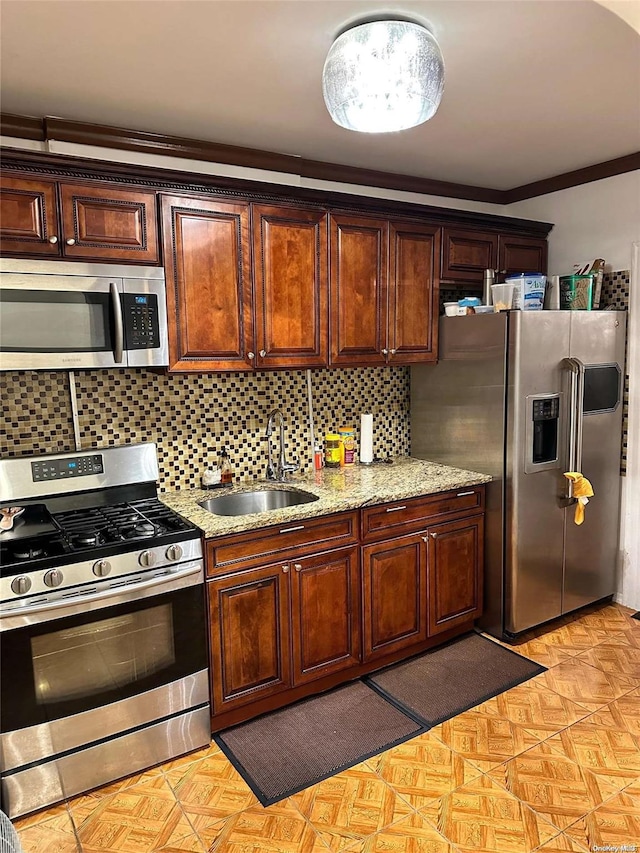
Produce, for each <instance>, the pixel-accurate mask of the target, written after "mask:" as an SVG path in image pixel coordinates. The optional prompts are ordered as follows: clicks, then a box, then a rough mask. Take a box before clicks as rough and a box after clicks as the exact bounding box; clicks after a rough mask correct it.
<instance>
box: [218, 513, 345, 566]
mask: <svg viewBox="0 0 640 853" xmlns="http://www.w3.org/2000/svg"><path fill="white" fill-rule="evenodd" d="M357 542H358V513H357V512H343V513H339V514H337V515H328V516H324V517H322V518H309V519H302V520H300V521H298V520H296V521H291V522H283V523H282V524H279V525H274V526H273V527H266V528H263V529H261V530H249V531H247V532H245V533H235V534H233V535H231V536H224V537H221V538H220V539H212V540H210V541H208V542H207V576H208V577H214V576H216V575H222V574H226V573H227V572H232V571H236V570H238V569H246V568H249V567H251V566H257V565H260V564H262V563H264V562H266V561H272V560H274V559H276V560H286V559H288V558H290V557H293V556H296V557H301V556H303V555H304V554H311V553H313V552H317V551H328V550H329V549H331V548H340V547H342V546H343V545H355V544H357Z"/></svg>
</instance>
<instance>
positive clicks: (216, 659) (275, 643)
mask: <svg viewBox="0 0 640 853" xmlns="http://www.w3.org/2000/svg"><path fill="white" fill-rule="evenodd" d="M287 571H288V569H287ZM207 595H208V601H209V615H210V625H211V663H212V667H211V695H212V699H213V708H214V713H220V712H221V711H225V710H230V709H232V708H236V707H238V706H241V705H246V704H247V703H248V702H253V701H255V700H257V699H262V698H266V697H267V696H273V695H274V694H275V693H279V692H280V691H282V690H286V689H287V688H288V687H290V686H291V653H290V630H289V579H288V576H287V573H285V572H284V571H283V567H282V566H281V565H275V566H266V567H264V568H259V569H250V570H249V571H246V572H239V573H237V574H233V575H228V576H227V577H224V578H217V579H215V580H211V581H209V582H208V583H207Z"/></svg>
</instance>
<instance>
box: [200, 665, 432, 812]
mask: <svg viewBox="0 0 640 853" xmlns="http://www.w3.org/2000/svg"><path fill="white" fill-rule="evenodd" d="M424 731H425V727H424V726H423V725H422V723H420V722H416V720H415V719H414V718H412V717H411V716H410V715H408V714H407V713H406V712H403V711H401V710H399V709H398V708H397V707H396V705H395V704H394V703H393V702H389V701H388V700H387V699H385V698H383V697H382V696H381V695H380V694H379V693H377V692H376V691H375V690H372V689H371V688H370V687H368V686H367V685H366V684H364V683H363V682H362V681H356V682H354V683H352V684H347V685H345V686H344V687H338V688H336V689H335V690H332V691H330V692H329V693H323V694H321V695H320V696H314V697H312V698H311V699H304V700H303V701H302V702H298V703H297V704H295V705H290V706H289V707H288V708H283V709H282V710H280V711H274V712H272V713H270V714H265V715H263V716H262V717H258V718H257V719H255V720H250V721H249V722H248V723H242V724H241V725H239V726H234V728H232V729H226V730H225V731H223V732H221V733H219V734H218V735H216V736H215V740H216V743H218V745H219V746H220V748H221V749H222V751H223V752H224V753H225V755H226V756H227V757H228V758H229V760H230V761H231V763H232V764H233V765H234V767H235V768H236V770H238V772H239V773H240V774H241V775H242V777H243V778H244V780H245V781H246V782H247V784H248V785H249V787H250V788H251V790H252V791H253V792H254V794H255V795H256V797H257V798H258V799H259V800H260V802H261V803H262V805H264V806H268V805H271V804H272V803H276V802H278V801H279V800H282V799H284V798H285V797H289V796H291V794H295V793H297V792H298V791H302V790H303V789H304V788H308V787H309V786H310V785H314V784H316V783H317V782H321V781H322V780H323V779H327V778H328V777H329V776H333V775H334V774H335V773H339V772H340V771H342V770H346V769H347V768H348V767H353V765H354V764H358V763H359V762H360V761H364V760H365V759H366V758H370V757H371V756H372V755H377V754H378V753H379V752H383V751H384V750H385V749H389V748H390V747H392V746H396V745H397V744H399V743H403V742H404V741H406V740H408V739H409V738H412V737H415V736H416V735H418V734H420V733H421V732H424Z"/></svg>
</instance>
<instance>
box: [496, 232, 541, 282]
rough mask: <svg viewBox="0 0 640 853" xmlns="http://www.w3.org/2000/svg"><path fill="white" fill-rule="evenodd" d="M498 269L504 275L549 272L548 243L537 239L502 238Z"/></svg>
mask: <svg viewBox="0 0 640 853" xmlns="http://www.w3.org/2000/svg"><path fill="white" fill-rule="evenodd" d="M498 269H499V270H500V271H501V272H503V273H507V274H509V273H520V272H539V273H546V272H547V241H546V240H544V239H541V238H536V237H506V236H501V237H500V255H499V258H498Z"/></svg>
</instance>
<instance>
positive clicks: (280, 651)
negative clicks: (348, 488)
mask: <svg viewBox="0 0 640 853" xmlns="http://www.w3.org/2000/svg"><path fill="white" fill-rule="evenodd" d="M207 590H208V600H209V613H210V619H211V629H212V630H211V657H212V661H211V662H212V668H211V677H212V698H213V705H214V711H215V713H220V712H222V711H226V710H232V709H234V708H236V707H240V706H242V705H246V704H247V703H250V702H255V701H257V700H258V699H265V698H267V697H269V696H273V695H274V694H276V693H279V692H281V691H282V690H287V689H289V688H291V687H294V686H298V685H300V684H306V683H307V682H310V681H314V680H316V679H318V678H321V677H323V676H326V675H330V674H332V673H335V672H340V671H341V670H343V669H347V668H350V667H352V666H354V665H357V664H358V663H359V662H360V606H359V591H360V577H359V570H358V549H357V547H352V548H348V549H347V548H345V549H342V550H339V551H330V552H327V553H324V554H315V555H312V556H309V557H304V558H302V559H301V560H300V561H295V562H293V561H288V562H284V563H277V564H273V565H269V566H264V567H260V568H256V569H249V570H245V571H239V572H235V573H233V574H229V575H225V576H224V577H219V578H215V579H213V580H210V581H208V583H207Z"/></svg>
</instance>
